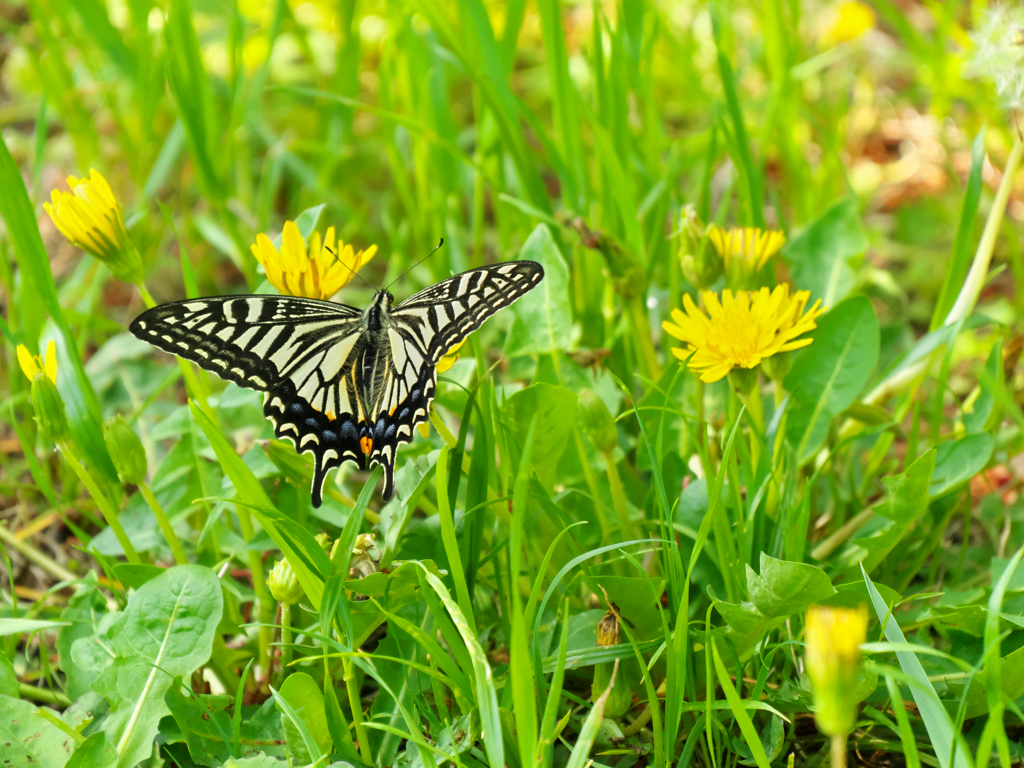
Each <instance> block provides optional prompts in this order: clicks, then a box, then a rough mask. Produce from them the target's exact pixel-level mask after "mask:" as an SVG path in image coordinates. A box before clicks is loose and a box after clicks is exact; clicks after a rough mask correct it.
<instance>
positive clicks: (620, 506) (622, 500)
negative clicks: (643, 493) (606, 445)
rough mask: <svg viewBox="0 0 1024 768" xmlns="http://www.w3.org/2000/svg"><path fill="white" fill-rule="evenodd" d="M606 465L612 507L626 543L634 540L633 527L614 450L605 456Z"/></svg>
mask: <svg viewBox="0 0 1024 768" xmlns="http://www.w3.org/2000/svg"><path fill="white" fill-rule="evenodd" d="M604 463H605V466H606V467H607V468H608V484H609V485H610V486H611V490H612V506H613V507H614V508H615V516H616V517H617V518H618V520H619V529H620V530H621V531H622V536H623V539H624V540H625V541H629V540H631V539H633V538H634V536H633V526H632V524H631V523H630V522H629V506H628V504H627V503H626V489H625V488H624V487H623V485H622V478H621V477H619V468H618V467H617V466H616V464H615V452H614V449H613V450H611V451H608V453H606V454H605V455H604Z"/></svg>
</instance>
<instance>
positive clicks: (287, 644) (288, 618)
mask: <svg viewBox="0 0 1024 768" xmlns="http://www.w3.org/2000/svg"><path fill="white" fill-rule="evenodd" d="M291 663H292V607H291V606H290V605H288V603H281V665H280V667H279V668H278V670H277V685H276V686H275V687H276V688H278V690H280V688H281V684H282V683H284V679H285V678H286V677H287V676H288V666H289V665H290V664H291Z"/></svg>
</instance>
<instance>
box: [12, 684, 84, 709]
mask: <svg viewBox="0 0 1024 768" xmlns="http://www.w3.org/2000/svg"><path fill="white" fill-rule="evenodd" d="M18 696H20V697H21V698H23V699H32V700H33V701H41V702H43V703H45V704H55V705H57V706H58V707H70V706H71V699H69V698H68V697H67V696H65V695H64V694H63V693H61V692H60V691H51V690H48V689H46V688H36V687H35V686H34V685H29V684H28V683H18Z"/></svg>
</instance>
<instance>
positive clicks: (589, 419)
mask: <svg viewBox="0 0 1024 768" xmlns="http://www.w3.org/2000/svg"><path fill="white" fill-rule="evenodd" d="M577 405H578V407H579V415H580V422H581V423H582V426H583V432H584V433H585V434H586V436H587V437H588V438H589V439H590V442H592V443H593V444H594V447H595V448H597V450H599V451H600V452H601V453H609V452H610V451H611V450H612V449H614V448H615V444H616V443H617V442H618V440H619V432H618V430H617V429H616V428H615V420H614V419H613V418H612V415H611V414H610V413H609V412H608V406H606V405H605V404H604V401H603V400H602V399H601V398H600V397H598V395H597V393H596V392H594V391H593V390H592V389H584V390H581V391H580V394H579V399H578V400H577Z"/></svg>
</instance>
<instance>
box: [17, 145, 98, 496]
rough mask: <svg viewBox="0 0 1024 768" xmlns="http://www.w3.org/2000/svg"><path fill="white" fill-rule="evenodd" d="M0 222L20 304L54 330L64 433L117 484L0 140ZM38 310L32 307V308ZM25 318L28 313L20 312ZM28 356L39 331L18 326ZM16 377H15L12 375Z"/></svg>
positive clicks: (88, 386) (93, 401)
mask: <svg viewBox="0 0 1024 768" xmlns="http://www.w3.org/2000/svg"><path fill="white" fill-rule="evenodd" d="M0 190H3V194H0V217H3V220H4V224H5V225H6V226H7V236H8V237H9V238H10V240H11V242H12V244H13V245H14V255H15V257H16V258H17V261H18V266H19V267H20V276H21V280H22V285H21V297H22V304H23V305H24V304H26V303H29V304H33V305H41V306H42V308H43V309H45V310H46V313H47V314H49V316H50V317H51V318H53V322H54V324H55V325H56V326H57V331H58V332H57V335H56V337H55V338H54V341H55V342H56V347H57V389H58V390H60V394H61V397H62V398H63V400H64V405H65V407H66V410H67V416H68V429H69V431H70V432H71V436H72V437H73V438H74V440H75V443H76V444H77V445H78V446H79V447H80V448H81V449H82V453H83V454H84V455H86V456H88V457H89V463H90V467H91V468H93V469H95V470H97V471H98V472H100V473H101V474H102V475H103V476H104V477H105V478H106V479H107V480H109V481H110V482H117V473H116V472H115V471H114V465H113V463H112V462H111V461H110V455H109V454H108V453H107V445H106V443H105V442H103V412H102V411H101V410H100V401H99V399H98V398H97V397H96V392H95V390H94V389H93V386H92V383H91V382H90V381H89V377H88V376H87V375H86V374H85V368H84V367H83V365H82V358H81V356H80V355H79V353H78V341H77V339H76V338H75V336H74V335H73V334H72V332H71V327H70V326H69V325H68V322H67V320H66V319H65V316H64V310H62V309H61V306H60V301H59V300H58V298H57V285H56V283H54V281H53V272H52V271H51V270H50V258H49V256H48V255H47V253H46V248H44V247H43V240H42V238H41V237H40V235H39V227H38V226H37V225H36V218H35V215H34V214H33V212H32V204H31V203H30V202H29V199H28V193H27V192H26V190H25V184H24V182H23V181H22V179H21V172H20V171H19V170H18V166H17V165H15V163H14V159H13V158H12V157H11V154H10V152H9V151H8V150H7V144H6V143H4V141H3V140H2V138H0ZM37 308H38V307H37ZM22 311H23V313H24V314H25V315H26V318H27V317H28V313H27V312H25V310H24V309H23V310H22ZM24 331H25V333H26V334H27V336H28V339H27V342H28V347H29V351H31V352H39V351H41V347H42V346H43V344H42V340H41V339H40V338H39V335H40V332H41V331H42V326H41V324H40V325H38V326H37V325H33V326H28V325H26V326H24ZM14 375H17V374H14Z"/></svg>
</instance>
